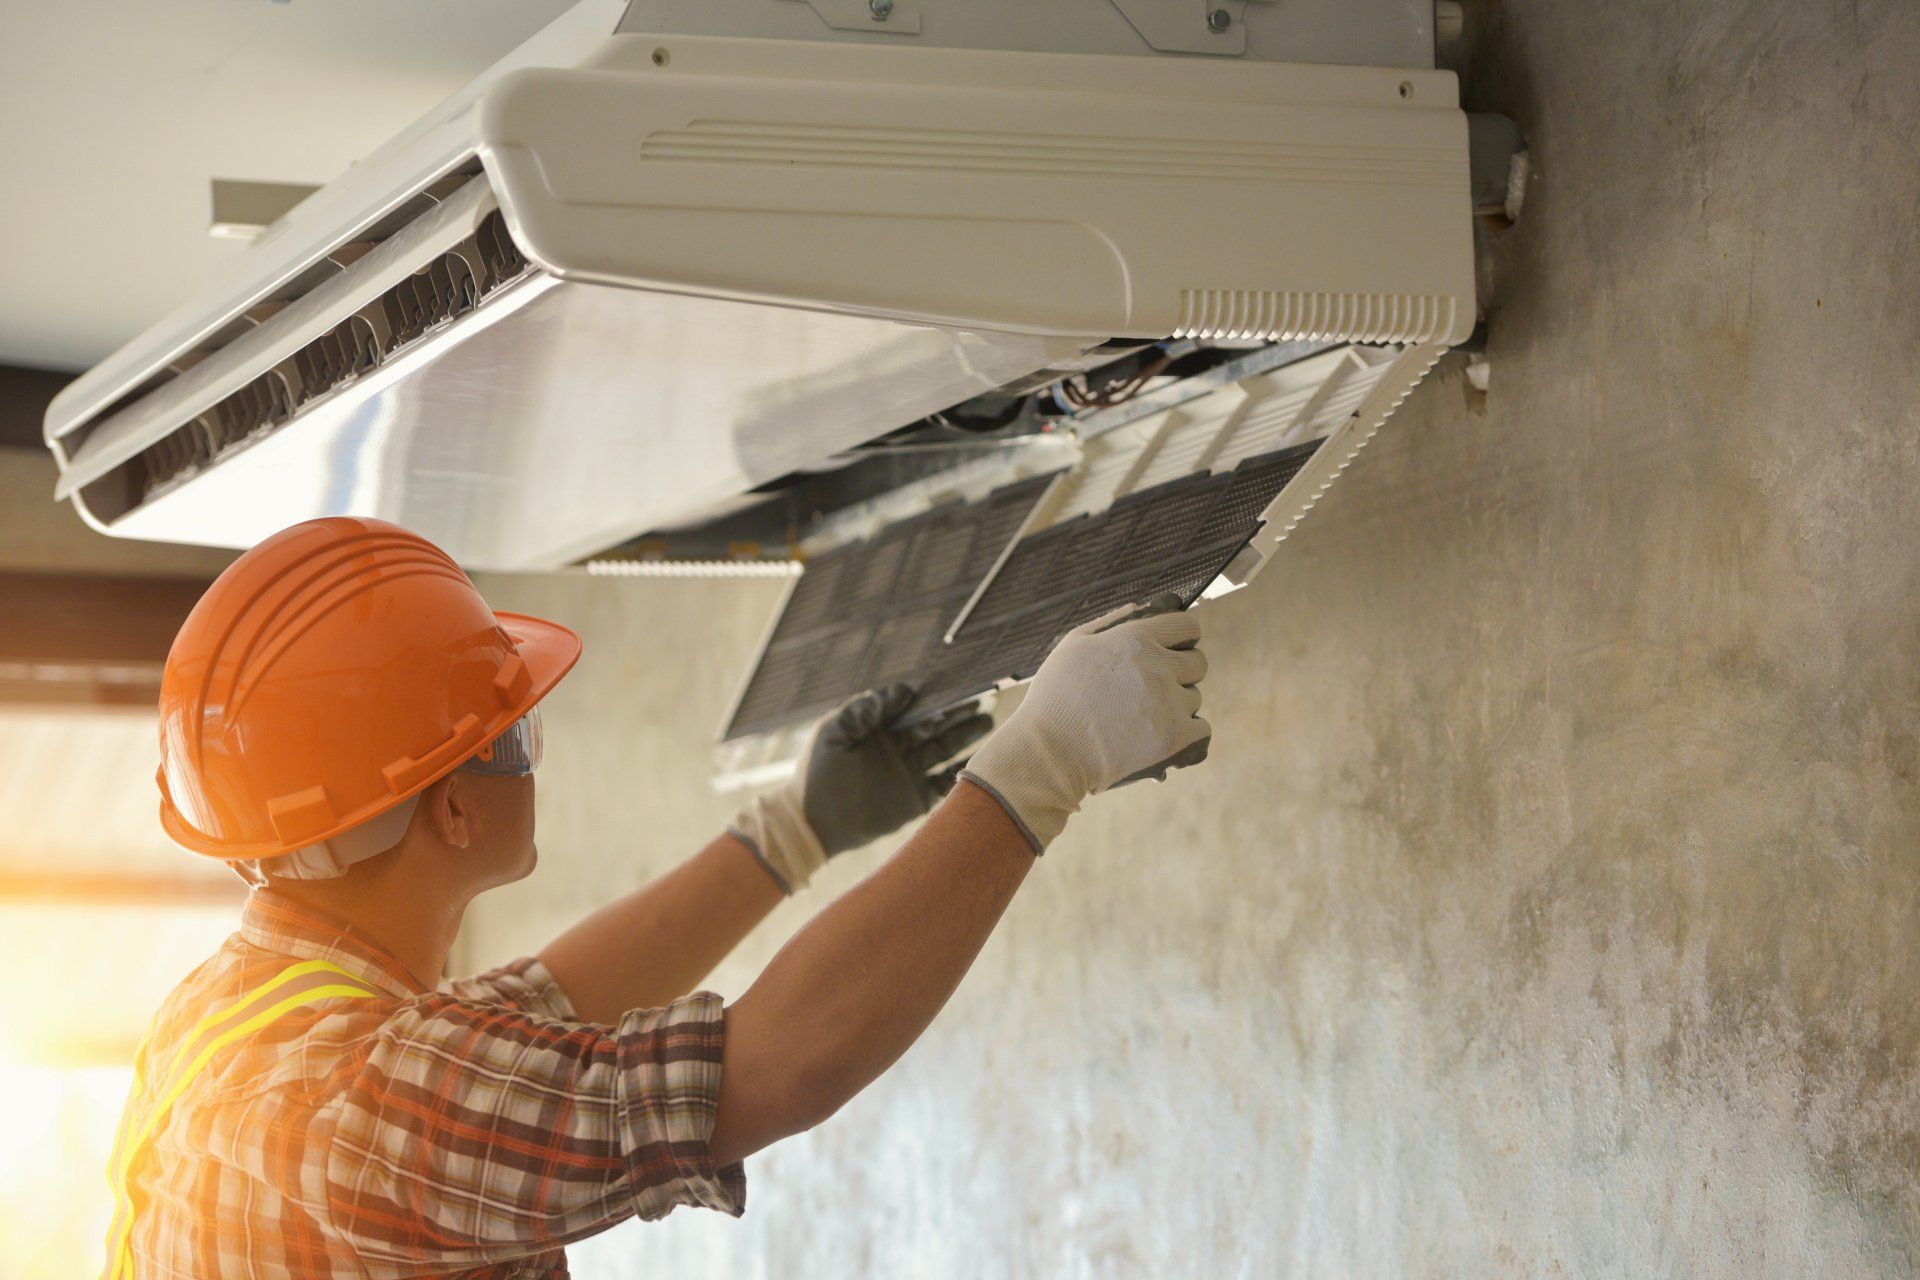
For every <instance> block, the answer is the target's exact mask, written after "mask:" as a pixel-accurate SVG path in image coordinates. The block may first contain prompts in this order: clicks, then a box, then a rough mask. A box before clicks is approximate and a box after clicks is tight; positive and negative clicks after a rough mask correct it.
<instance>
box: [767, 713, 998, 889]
mask: <svg viewBox="0 0 1920 1280" xmlns="http://www.w3.org/2000/svg"><path fill="white" fill-rule="evenodd" d="M913 699H914V692H913V689H912V688H911V687H910V686H908V685H904V684H893V685H888V686H887V687H886V688H884V689H876V690H873V691H872V692H870V693H863V694H861V695H860V696H859V697H857V698H855V699H853V700H852V701H851V702H848V703H847V704H846V705H845V706H843V707H841V708H840V709H839V710H838V711H835V712H834V713H832V714H831V715H829V716H827V717H826V718H825V719H824V720H822V721H821V722H820V723H819V724H818V725H816V726H815V727H814V731H813V736H812V737H810V738H809V739H808V740H807V745H806V748H805V749H804V750H803V751H802V752H801V753H800V767H799V769H798V770H797V771H796V772H795V773H794V777H793V781H791V782H789V783H788V784H787V785H786V786H784V787H782V788H780V789H779V790H778V791H774V792H771V793H769V794H768V795H764V796H761V797H759V798H758V799H756V800H755V801H754V802H753V803H752V804H750V805H748V806H747V808H746V809H744V810H742V811H741V813H740V816H739V817H737V818H735V819H734V822H733V826H732V827H731V828H729V829H730V830H731V831H732V832H733V834H734V835H735V836H737V837H739V838H740V839H741V840H742V841H744V842H745V843H746V844H747V846H748V847H749V848H751V849H752V850H753V851H754V852H755V853H756V854H758V855H759V857H760V861H761V862H763V863H765V864H766V867H767V870H768V871H769V872H771V873H772V874H773V877H774V879H776V880H778V881H779V882H780V885H781V887H782V888H784V889H785V890H786V891H787V892H788V893H793V892H795V891H797V890H798V889H800V888H801V886H803V885H805V884H806V883H807V881H808V880H809V879H810V878H811V877H812V876H813V873H814V872H815V871H818V870H819V869H820V867H821V866H822V865H823V864H824V863H825V862H826V860H827V859H828V858H831V857H833V856H834V855H835V854H837V853H845V852H846V851H847V850H848V849H857V848H859V847H860V846H861V845H864V844H867V843H868V842H870V841H873V840H877V839H879V838H880V837H881V836H884V835H886V834H888V833H889V832H892V831H897V830H898V829H899V828H901V827H903V826H905V825H906V824H907V823H909V822H911V821H913V820H914V819H915V818H918V817H920V816H921V815H922V814H924V813H926V812H927V810H929V809H931V808H933V806H934V804H935V803H937V802H938V801H939V799H940V797H941V796H944V795H945V794H946V793H947V791H948V790H949V789H950V788H951V787H952V786H953V776H954V772H955V771H954V770H941V769H936V767H935V766H937V765H939V764H940V763H941V762H943V761H945V760H948V759H951V758H952V757H953V756H955V755H957V754H958V753H960V752H961V751H964V750H966V749H967V748H968V747H970V746H972V745H973V744H974V743H975V742H978V741H979V740H980V739H981V738H982V737H984V736H986V732H987V730H989V729H991V728H992V727H993V718H992V717H991V716H984V715H981V714H980V711H979V707H978V706H977V705H975V704H972V703H969V704H968V705H966V706H964V707H959V708H956V709H955V710H953V711H949V712H947V713H946V714H945V715H942V716H936V717H935V718H933V719H931V720H927V721H923V722H921V723H920V724H916V725H913V726H911V727H908V728H904V729H902V728H896V727H894V722H895V721H896V720H898V719H899V718H900V715H901V714H902V713H903V712H905V711H906V710H907V708H908V707H910V706H912V705H913Z"/></svg>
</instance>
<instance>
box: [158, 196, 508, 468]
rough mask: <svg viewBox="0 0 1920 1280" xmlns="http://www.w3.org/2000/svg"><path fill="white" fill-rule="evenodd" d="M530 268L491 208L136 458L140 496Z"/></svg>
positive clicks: (265, 427)
mask: <svg viewBox="0 0 1920 1280" xmlns="http://www.w3.org/2000/svg"><path fill="white" fill-rule="evenodd" d="M527 267H528V263H527V259H526V257H525V255H523V254H522V253H521V252H520V249H519V247H518V246H517V245H515V244H514V242H513V237H512V236H510V235H509V234H508V233H507V227H506V222H505V220H504V219H503V218H502V217H501V216H500V213H499V212H498V211H497V210H496V211H494V212H493V213H490V214H488V215H487V216H486V218H485V219H483V220H482V221H481V223H480V225H479V226H478V227H477V228H475V230H474V233H473V235H472V236H470V237H468V238H467V239H466V240H464V241H462V242H461V243H459V244H457V245H455V246H454V247H453V248H452V249H451V250H449V251H448V252H446V253H444V254H441V255H440V256H439V257H437V258H435V259H434V260H433V261H431V262H429V263H428V264H427V265H426V266H425V267H424V268H422V269H421V270H419V271H417V272H415V273H414V274H413V275H411V276H409V277H407V278H406V279H405V280H402V281H400V283H398V284H396V285H394V286H393V287H392V288H390V289H388V290H387V291H386V292H384V293H382V294H381V295H380V296H379V297H377V298H375V299H374V300H373V301H371V302H369V303H367V304H366V305H365V306H364V307H361V308H360V309H359V310H358V311H356V312H355V313H354V314H353V315H350V316H348V317H347V318H346V319H345V320H343V321H341V322H340V323H339V324H337V325H335V326H334V327H333V328H331V329H329V330H327V331H326V332H325V333H322V334H321V335H320V336H319V337H317V338H315V339H314V340H313V341H311V342H309V343H307V344H306V345H305V346H303V347H301V348H300V349H299V350H298V351H296V352H294V353H293V354H292V355H291V356H288V357H287V358H286V359H285V360H282V361H281V362H280V363H279V364H276V365H275V366H274V367H273V368H271V369H269V370H268V371H267V372H266V373H263V374H261V375H260V376H259V377H257V378H255V379H253V380H252V381H250V382H248V383H246V384H245V385H244V386H242V387H241V388H240V389H239V390H237V391H235V392H233V393H232V394H230V395H228V396H227V397H226V398H225V399H223V400H221V401H219V402H218V403H217V404H215V405H213V406H212V407H211V408H209V409H208V410H207V411H206V412H204V413H202V414H201V415H199V416H198V417H196V418H194V419H193V420H192V421H190V422H188V423H186V424H185V425H184V426H182V427H180V428H179V429H177V430H175V431H173V432H172V433H170V434H168V435H165V436H162V437H161V438H160V439H159V440H157V441H155V442H154V443H153V444H151V445H149V446H147V448H146V449H144V450H142V451H141V452H140V453H139V454H138V455H137V456H136V457H135V459H134V463H133V472H132V479H133V483H134V484H135V485H136V486H137V494H136V497H135V501H145V500H146V499H148V498H151V497H152V496H154V495H155V494H157V493H159V492H161V491H163V490H165V489H166V488H168V487H169V486H171V485H173V484H175V483H177V482H179V481H181V480H183V479H186V478H187V477H190V476H192V475H194V474H195V473H196V472H198V471H199V470H200V469H201V468H203V467H205V466H207V465H208V464H209V463H211V462H214V461H216V460H217V459H219V458H220V457H221V456H222V455H224V454H226V453H228V452H229V451H231V450H232V449H234V448H236V447H238V446H240V445H242V444H244V443H246V442H247V441H248V440H251V439H253V438H255V437H257V436H260V435H263V434H265V433H267V432H269V431H272V430H273V429H274V428H276V427H278V426H280V425H282V424H283V423H285V422H286V421H287V420H288V419H290V418H292V417H293V415H294V414H295V413H297V412H299V411H300V410H301V409H302V408H304V407H305V406H306V405H308V404H310V403H312V402H313V401H315V400H317V399H319V398H320V397H321V396H324V395H326V394H327V393H329V392H331V391H333V390H334V389H335V388H337V387H341V386H344V385H345V384H347V383H348V382H351V381H352V380H353V379H355V378H357V377H359V376H360V375H361V374H363V373H366V372H369V371H370V370H372V369H375V368H377V367H378V366H379V365H380V364H381V363H383V362H384V361H386V360H388V359H389V358H391V357H392V356H394V355H396V354H397V353H399V352H401V351H404V350H405V349H406V348H407V347H408V346H409V345H411V344H412V343H414V342H417V341H419V340H420V339H421V338H422V337H423V336H425V335H426V334H427V333H428V332H430V331H431V330H433V329H436V328H438V327H439V326H440V325H443V324H445V323H447V322H449V321H451V320H453V319H455V318H456V317H458V316H461V315H464V314H465V313H467V312H469V311H471V310H473V309H474V308H475V307H477V306H479V305H480V304H481V303H482V302H484V301H486V299H487V298H488V297H490V296H492V295H493V294H494V293H496V292H498V291H499V290H500V289H501V288H503V287H505V286H506V285H509V284H512V283H513V282H514V281H516V280H518V279H520V278H521V277H522V276H524V275H525V274H526V273H527Z"/></svg>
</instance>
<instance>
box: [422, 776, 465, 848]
mask: <svg viewBox="0 0 1920 1280" xmlns="http://www.w3.org/2000/svg"><path fill="white" fill-rule="evenodd" d="M470 816H471V814H470V811H469V808H468V805H467V796H466V788H465V787H464V786H463V785H462V783H461V781H460V775H459V774H457V773H450V774H448V775H447V776H446V777H444V778H442V779H440V781H438V782H436V783H434V784H433V785H432V786H430V787H428V788H427V789H426V790H425V791H422V792H421V793H420V811H419V813H418V814H416V815H415V817H414V821H415V822H425V823H426V824H427V830H429V831H431V832H432V833H433V835H434V837H435V838H436V839H438V840H439V841H440V843H442V844H445V845H450V846H452V847H453V848H455V849H464V848H466V847H467V843H468V841H469V840H471V839H472V838H473V837H472V833H471V832H470V831H469V830H468V819H469V818H470Z"/></svg>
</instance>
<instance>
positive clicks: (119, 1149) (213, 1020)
mask: <svg viewBox="0 0 1920 1280" xmlns="http://www.w3.org/2000/svg"><path fill="white" fill-rule="evenodd" d="M314 973H337V974H339V975H340V976H341V977H343V978H345V979H347V980H348V981H349V982H355V983H363V984H364V981H365V980H364V979H362V978H358V977H356V976H354V975H353V974H352V973H349V972H348V971H347V970H345V969H342V968H341V967H340V966H339V965H337V964H333V963H332V962H330V961H326V960H304V961H302V962H301V963H299V964H294V965H288V966H287V967H286V968H285V969H283V970H281V971H280V972H279V973H277V974H275V975H274V976H273V977H272V978H270V979H269V980H267V981H266V982H263V983H261V984H260V985H259V986H258V987H255V988H254V989H253V990H252V991H249V992H247V993H246V994H245V995H243V996H241V997H240V998H239V999H238V1000H236V1001H234V1002H233V1003H232V1004H230V1005H227V1006H226V1007H225V1008H221V1009H216V1010H214V1011H213V1012H212V1013H209V1014H208V1015H207V1016H206V1017H204V1018H202V1019H200V1021H198V1022H196V1023H194V1024H193V1026H192V1027H191V1028H189V1029H188V1031H187V1033H186V1034H185V1035H183V1036H181V1037H180V1048H179V1049H178V1051H177V1052H176V1053H175V1054H174V1059H173V1061H172V1062H171V1063H169V1064H168V1066H167V1069H166V1071H165V1072H163V1073H161V1075H160V1078H161V1079H163V1080H166V1079H170V1078H172V1076H174V1075H175V1074H176V1073H177V1072H178V1071H179V1070H180V1064H181V1061H182V1060H183V1059H184V1058H185V1057H186V1056H187V1054H188V1053H189V1052H190V1051H191V1050H192V1049H193V1046H194V1042H195V1040H196V1039H198V1037H199V1036H200V1035H201V1034H202V1033H203V1032H205V1031H206V1030H207V1029H208V1028H210V1027H213V1026H215V1025H216V1024H218V1023H220V1022H223V1021H225V1020H227V1019H229V1018H232V1017H233V1016H234V1015H235V1014H238V1013H240V1012H241V1011H243V1010H245V1009H247V1008H250V1007H251V1006H253V1005H255V1004H257V1003H259V1002H260V1001H261V1000H262V999H264V998H265V997H267V996H269V995H272V994H273V993H274V992H275V991H278V990H279V989H280V988H281V987H284V986H285V985H286V984H287V983H289V982H293V981H295V980H297V979H300V978H304V977H307V976H308V975H309V974H314ZM152 1034H153V1032H152V1029H151V1028H149V1029H148V1032H147V1036H145V1037H142V1038H141V1049H142V1050H144V1049H145V1047H146V1041H147V1038H148V1037H151V1035H152ZM135 1061H136V1062H138V1061H139V1054H138V1053H136V1055H135ZM140 1083H142V1081H141V1080H140V1079H139V1078H138V1077H137V1076H136V1079H135V1085H136V1093H137V1092H138V1089H137V1086H138V1085H139V1084H140ZM129 1114H131V1109H129ZM126 1121H127V1117H126V1116H122V1117H121V1125H122V1135H123V1134H124V1129H125V1125H126ZM122 1135H116V1137H115V1139H114V1158H113V1159H112V1160H111V1161H110V1162H109V1164H108V1166H107V1169H108V1176H109V1177H111V1178H113V1179H114V1180H115V1181H116V1182H119V1181H123V1180H124V1176H125V1173H126V1170H127V1168H128V1167H130V1166H131V1165H132V1163H133V1152H132V1150H131V1149H129V1148H127V1147H126V1146H125V1145H124V1144H123V1142H122V1140H121V1138H122Z"/></svg>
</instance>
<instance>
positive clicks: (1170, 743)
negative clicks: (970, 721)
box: [960, 600, 1213, 853]
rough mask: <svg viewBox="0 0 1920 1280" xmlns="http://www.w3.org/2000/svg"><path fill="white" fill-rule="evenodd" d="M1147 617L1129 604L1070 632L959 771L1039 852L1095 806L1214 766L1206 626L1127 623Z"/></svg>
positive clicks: (1173, 616)
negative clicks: (1116, 791)
mask: <svg viewBox="0 0 1920 1280" xmlns="http://www.w3.org/2000/svg"><path fill="white" fill-rule="evenodd" d="M1172 603H1174V604H1177V603H1178V602H1177V600H1176V601H1173V602H1172ZM1149 607H1150V608H1154V607H1165V602H1162V601H1156V602H1155V605H1154V606H1149ZM1140 612H1141V610H1140V607H1139V606H1137V605H1128V606H1126V607H1125V608H1122V609H1116V610H1114V611H1113V612H1112V613H1109V614H1106V615H1105V616H1103V617H1099V618H1095V619H1094V620H1093V621H1092V622H1089V623H1086V624H1084V625H1082V626H1080V627H1076V628H1075V629H1074V630H1072V631H1069V632H1068V633H1067V634H1066V636H1065V638H1063V639H1062V640H1061V641H1060V643H1059V644H1057V645H1055V646H1054V649H1053V652H1052V653H1051V654H1049V655H1048V656H1047V660H1046V662H1045V663H1043V664H1042V665H1041V667H1040V670H1039V672H1038V673H1036V674H1035V675H1034V677H1033V683H1032V684H1031V685H1030V686H1029V687H1028V689H1027V696H1026V698H1025V700H1023V701H1022V702H1021V703H1020V705H1019V707H1018V708H1016V709H1015V711H1014V713H1013V714H1012V715H1011V716H1009V717H1008V718H1007V722H1006V723H1005V724H1003V725H1001V726H1000V727H999V728H998V729H996V730H995V731H994V732H993V735H992V736H991V737H989V738H988V739H987V741H986V744H985V745H984V746H982V747H981V748H980V749H979V750H978V751H976V752H974V753H973V758H972V759H971V760H969V761H968V762H967V765H966V768H965V769H963V770H961V772H960V776H961V777H963V778H966V779H968V780H969V781H971V782H974V783H976V784H977V785H979V786H980V787H982V788H984V789H985V790H986V791H987V792H988V793H989V794H990V795H992V796H993V798H994V799H996V800H998V801H999V802H1000V805H1001V807H1002V808H1004V809H1005V810H1006V811H1007V813H1008V814H1009V815H1010V816H1011V817H1012V818H1013V820H1014V822H1015V823H1016V824H1018V825H1019V827H1020V829H1021V830H1022V831H1023V832H1025V833H1026V837H1027V839H1028V841H1029V842H1030V843H1031V844H1032V845H1033V851H1034V852H1035V853H1040V852H1042V851H1043V850H1045V849H1046V847H1047V845H1048V844H1050V843H1052V841H1053V838H1054V837H1055V836H1057V835H1059V834H1060V831H1061V828H1063V827H1065V826H1066V825H1067V819H1068V817H1070V816H1071V815H1072V814H1073V813H1074V812H1075V811H1076V810H1077V809H1079V807H1080V802H1081V801H1082V800H1084V799H1085V798H1086V797H1088V796H1090V795H1094V794H1096V793H1097V792H1101V791H1105V790H1106V789H1108V788H1109V787H1112V786H1115V785H1117V784H1119V783H1123V782H1129V781H1133V780H1135V779H1136V778H1140V777H1148V776H1159V777H1165V776H1166V770H1167V769H1169V768H1178V767H1180V766H1181V765H1186V764H1197V763H1198V762H1199V761H1201V760H1203V759H1205V758H1206V753H1207V743H1208V740H1209V739H1210V738H1211V737H1212V735H1213V726H1211V725H1209V724H1208V723H1207V722H1206V721H1205V720H1202V719H1201V718H1200V715H1199V712H1200V690H1199V689H1198V688H1196V687H1195V686H1196V685H1198V684H1199V683H1200V680H1201V678H1202V677H1203V676H1205V675H1206V674H1207V659H1206V657H1205V655H1203V654H1202V653H1201V652H1200V650H1199V649H1197V648H1196V647H1195V646H1196V645H1197V644H1198V643H1199V641H1200V623H1199V622H1198V620H1196V619H1195V618H1194V616H1193V615H1192V614H1190V613H1177V612H1160V613H1153V614H1151V615H1149V616H1139V617H1134V618H1132V620H1131V621H1124V620H1123V619H1127V618H1128V616H1129V615H1134V614H1139V613H1140Z"/></svg>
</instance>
